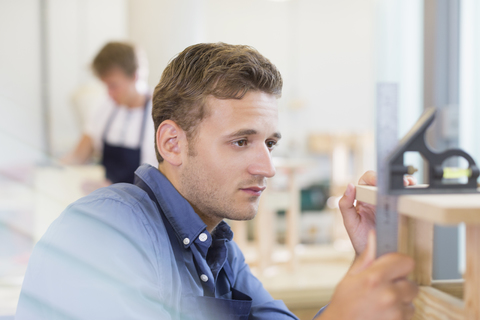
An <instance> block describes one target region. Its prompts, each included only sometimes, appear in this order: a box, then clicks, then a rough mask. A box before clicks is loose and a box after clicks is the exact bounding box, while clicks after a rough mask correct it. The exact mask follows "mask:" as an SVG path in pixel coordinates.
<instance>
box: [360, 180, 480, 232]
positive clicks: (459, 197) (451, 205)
mask: <svg viewBox="0 0 480 320" xmlns="http://www.w3.org/2000/svg"><path fill="white" fill-rule="evenodd" d="M357 200H358V201H363V202H367V203H370V204H376V200H377V188H376V187H372V186H360V185H357ZM398 212H399V213H401V214H403V215H407V216H409V217H412V218H418V219H421V220H426V221H430V222H433V223H437V224H443V225H452V224H459V223H461V222H465V223H466V224H477V225H479V224H480V193H478V194H422V195H402V196H400V197H399V199H398Z"/></svg>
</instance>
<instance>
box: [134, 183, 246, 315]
mask: <svg viewBox="0 0 480 320" xmlns="http://www.w3.org/2000/svg"><path fill="white" fill-rule="evenodd" d="M135 185H136V186H138V187H140V188H141V189H143V190H144V191H145V192H146V193H147V194H148V196H149V197H150V199H151V200H152V201H153V202H155V204H156V205H157V208H158V210H159V212H160V215H161V216H162V220H163V223H164V224H165V228H166V230H167V233H168V238H169V239H170V243H171V244H172V249H173V253H174V255H175V261H176V262H177V266H178V269H179V271H180V276H181V275H182V274H188V271H187V266H186V264H185V260H184V258H183V256H182V254H181V250H191V249H184V248H182V247H181V246H180V242H179V239H178V238H177V237H176V235H175V231H174V230H173V228H172V226H171V224H170V222H169V221H168V219H167V218H166V217H165V215H164V214H163V211H162V210H161V208H160V204H159V203H158V200H157V198H156V197H155V195H154V193H153V191H152V189H150V187H149V186H148V185H147V184H146V183H145V182H144V181H143V180H142V179H141V178H140V177H138V176H135ZM192 255H193V254H192ZM194 257H195V255H193V258H194ZM193 260H195V259H193ZM223 272H225V275H226V276H227V279H228V281H229V283H230V289H231V291H232V299H222V298H215V297H209V296H196V295H194V293H193V289H192V287H191V285H190V284H189V283H185V282H184V281H182V279H181V277H180V281H181V301H180V308H181V310H176V314H175V315H172V316H173V319H182V320H187V319H188V320H190V319H195V320H203V319H205V320H247V319H248V316H249V314H250V309H251V307H252V298H250V297H249V296H248V295H246V294H244V293H242V292H240V291H238V290H236V289H234V288H232V284H233V283H234V275H233V271H232V268H231V267H230V263H229V262H228V260H226V261H225V265H224V266H223Z"/></svg>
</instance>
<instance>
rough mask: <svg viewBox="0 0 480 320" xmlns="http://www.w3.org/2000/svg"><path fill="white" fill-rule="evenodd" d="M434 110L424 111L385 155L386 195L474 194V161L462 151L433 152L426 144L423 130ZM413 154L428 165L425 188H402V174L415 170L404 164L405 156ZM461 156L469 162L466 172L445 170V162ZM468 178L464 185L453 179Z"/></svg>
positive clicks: (429, 122)
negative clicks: (410, 152)
mask: <svg viewBox="0 0 480 320" xmlns="http://www.w3.org/2000/svg"><path fill="white" fill-rule="evenodd" d="M435 114H436V109H435V108H430V109H428V110H426V111H425V112H424V113H423V115H422V116H421V117H420V119H419V120H418V121H417V123H416V124H415V125H414V126H413V127H412V129H411V130H410V131H409V132H408V133H407V134H406V135H405V136H404V137H403V138H402V139H401V140H400V142H399V143H398V145H397V146H396V147H395V149H394V150H393V151H392V152H391V154H390V155H389V156H388V158H387V161H388V188H389V191H388V193H389V194H425V193H428V194H434V193H476V192H477V178H478V176H479V174H480V172H479V169H478V167H477V165H476V164H475V161H474V160H473V158H472V157H471V156H470V155H469V154H468V153H466V152H465V151H463V150H460V149H450V150H446V151H444V152H440V153H437V152H434V151H433V150H432V149H431V148H430V147H429V146H428V145H427V143H426V131H427V129H428V127H429V126H430V125H431V124H432V122H433V120H434V119H435ZM408 151H415V152H418V153H420V154H421V155H422V157H423V159H424V161H425V162H426V163H427V164H428V187H426V188H408V187H407V188H406V187H405V186H404V185H403V177H404V175H405V174H412V173H413V172H414V171H415V170H416V169H415V168H413V167H412V166H406V165H405V164H404V154H405V152H408ZM452 157H461V158H464V159H465V160H466V161H467V162H468V168H467V169H460V168H448V167H444V166H443V165H444V163H445V161H446V160H447V159H449V158H452ZM461 177H464V178H467V182H466V183H460V182H455V181H454V180H453V179H457V178H461Z"/></svg>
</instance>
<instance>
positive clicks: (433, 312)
mask: <svg viewBox="0 0 480 320" xmlns="http://www.w3.org/2000/svg"><path fill="white" fill-rule="evenodd" d="M413 304H414V305H415V315H414V316H413V320H447V319H448V320H464V319H465V316H464V314H465V304H464V303H463V301H462V300H460V299H458V298H455V297H453V296H451V295H449V294H446V293H445V292H442V291H440V290H437V289H435V288H432V287H420V291H419V293H418V296H417V298H416V299H415V300H414V301H413Z"/></svg>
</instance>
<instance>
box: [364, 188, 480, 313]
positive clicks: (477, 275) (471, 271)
mask: <svg viewBox="0 0 480 320" xmlns="http://www.w3.org/2000/svg"><path fill="white" fill-rule="evenodd" d="M418 187H421V186H417V188H418ZM356 198H357V200H358V201H363V202H366V203H370V204H376V202H377V201H376V200H377V199H376V198H377V188H376V187H371V186H357V194H356ZM398 213H399V230H398V235H399V239H398V244H399V246H398V250H399V251H400V252H402V253H405V254H408V255H410V256H411V257H412V258H413V259H414V260H415V269H414V271H413V273H412V275H411V278H412V280H414V281H416V282H417V283H418V284H419V285H420V286H421V287H420V293H419V295H418V296H417V298H416V299H415V301H414V304H415V307H416V311H415V316H414V318H413V319H414V320H423V319H425V320H427V319H428V320H430V319H439V320H440V319H452V320H460V319H462V320H479V319H480V193H478V194H421V195H401V196H399V198H398ZM462 222H464V223H465V224H466V247H465V251H466V256H467V265H466V270H465V274H464V281H441V282H438V281H432V257H433V225H434V224H447V225H448V224H459V223H462ZM462 298H463V299H462Z"/></svg>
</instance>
